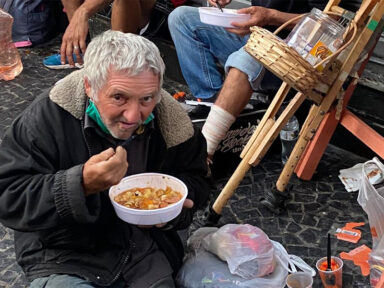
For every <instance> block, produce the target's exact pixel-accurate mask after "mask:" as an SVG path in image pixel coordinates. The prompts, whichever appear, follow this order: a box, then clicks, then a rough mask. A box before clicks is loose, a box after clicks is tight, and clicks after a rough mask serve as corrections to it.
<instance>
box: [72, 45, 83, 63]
mask: <svg viewBox="0 0 384 288" xmlns="http://www.w3.org/2000/svg"><path fill="white" fill-rule="evenodd" d="M73 52H74V54H75V55H76V60H77V62H80V61H81V62H82V60H81V53H80V48H79V46H78V45H77V44H74V45H73Z"/></svg>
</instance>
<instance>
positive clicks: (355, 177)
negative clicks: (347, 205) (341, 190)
mask: <svg viewBox="0 0 384 288" xmlns="http://www.w3.org/2000/svg"><path fill="white" fill-rule="evenodd" d="M372 161H374V162H375V163H376V164H377V165H374V164H370V165H368V166H367V167H366V173H367V177H368V179H369V182H371V184H372V185H376V184H380V183H382V182H384V164H383V163H381V162H380V160H379V159H378V158H377V157H374V158H373V159H372ZM363 164H364V163H359V164H356V165H355V166H353V167H351V168H348V169H342V170H340V172H339V173H340V174H339V178H340V180H341V182H342V183H343V184H344V186H345V189H346V190H347V191H348V192H354V191H358V190H359V189H360V181H361V176H362V172H361V169H362V166H363Z"/></svg>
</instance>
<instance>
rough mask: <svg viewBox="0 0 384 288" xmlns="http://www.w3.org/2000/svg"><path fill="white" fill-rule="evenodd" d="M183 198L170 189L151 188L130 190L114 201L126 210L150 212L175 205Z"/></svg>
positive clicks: (116, 197) (119, 195)
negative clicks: (126, 208)
mask: <svg viewBox="0 0 384 288" xmlns="http://www.w3.org/2000/svg"><path fill="white" fill-rule="evenodd" d="M181 198H183V195H182V194H181V193H180V192H178V191H175V190H172V189H171V188H170V187H167V188H166V189H165V190H163V189H155V188H151V187H145V188H132V189H129V190H126V191H124V192H121V193H120V194H118V195H117V196H115V198H114V200H115V201H116V202H117V203H119V204H120V205H123V206H125V207H128V208H133V209H143V210H151V209H158V208H164V207H167V206H168V205H171V204H173V203H176V202H178V201H180V200H181Z"/></svg>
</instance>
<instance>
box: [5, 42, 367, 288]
mask: <svg viewBox="0 0 384 288" xmlns="http://www.w3.org/2000/svg"><path fill="white" fill-rule="evenodd" d="M58 45H59V44H58V39H56V41H54V42H51V43H49V44H47V45H45V46H42V47H39V48H33V49H23V50H20V51H21V53H22V58H23V65H24V71H23V72H22V74H21V75H20V76H19V77H17V78H16V79H15V80H13V81H9V82H4V81H0V142H1V139H2V138H3V135H4V131H5V129H6V128H7V127H9V125H10V124H11V122H12V120H13V119H14V118H15V117H16V116H17V115H18V114H19V113H20V112H21V111H23V109H24V108H25V107H26V106H27V105H28V104H29V103H30V102H31V101H32V100H33V99H34V98H35V96H37V95H38V94H39V93H40V92H41V91H42V90H44V89H47V88H49V87H51V86H52V85H53V84H54V83H55V82H56V81H57V80H59V79H61V78H62V77H64V76H65V75H67V74H68V73H70V72H71V71H70V70H57V71H54V70H49V69H47V68H45V67H43V65H42V59H43V57H44V56H46V55H49V54H51V53H54V52H56V51H57V49H58ZM183 88H184V87H180V86H179V84H177V83H175V82H172V81H169V80H166V81H165V89H166V90H168V91H169V92H170V93H174V92H176V91H178V90H182V89H183ZM363 161H365V159H362V158H360V157H358V156H356V155H354V154H352V153H349V152H346V151H343V150H340V149H338V148H336V147H334V146H330V147H329V148H328V149H327V152H326V154H325V156H324V157H323V159H322V161H321V163H320V165H319V167H318V171H317V173H316V174H315V176H314V178H313V179H312V181H309V182H304V181H300V180H298V179H296V178H294V179H292V181H291V183H292V184H293V188H292V190H291V192H290V199H289V200H288V202H287V207H286V210H285V211H284V212H283V213H282V215H279V216H276V215H274V214H272V213H271V212H270V211H269V210H267V209H266V208H265V207H264V206H262V205H260V203H259V198H260V197H262V196H263V191H268V190H269V189H271V187H273V185H274V183H275V182H276V180H277V178H278V176H279V174H280V172H281V169H282V167H281V163H280V160H279V155H271V156H269V157H268V158H267V159H264V160H263V161H262V163H261V164H260V165H259V166H258V167H256V168H253V169H252V170H251V171H250V172H249V173H248V174H247V177H246V178H245V179H244V180H243V182H242V183H241V185H240V186H239V188H238V189H237V191H236V194H235V196H234V197H233V198H232V199H231V200H230V201H229V203H228V205H227V207H226V208H225V209H224V213H223V217H222V219H221V220H220V224H226V223H248V224H252V225H256V226H258V227H260V228H261V229H263V230H264V231H265V232H266V233H267V234H268V235H269V236H270V238H271V239H273V240H276V241H279V242H280V243H282V244H283V245H284V246H285V247H286V249H287V250H288V252H289V253H290V254H295V255H298V256H300V257H302V258H303V259H304V260H305V261H306V262H307V263H308V264H310V265H311V266H312V267H314V265H315V262H316V260H317V259H319V258H320V257H323V256H325V255H326V249H325V248H326V236H327V233H328V232H330V233H331V234H333V233H334V232H335V230H336V228H338V227H342V226H344V225H345V224H346V223H347V222H360V221H361V222H365V223H368V222H367V217H366V215H365V213H364V212H363V210H362V209H361V207H360V206H359V204H358V203H357V201H356V198H357V193H347V192H346V191H345V189H344V187H343V185H342V184H341V182H340V181H339V179H338V177H337V175H338V171H339V170H340V169H343V168H347V167H351V166H353V165H355V164H356V163H359V162H363ZM225 183H226V179H224V180H220V181H218V183H217V189H216V191H213V195H217V194H218V193H219V191H220V189H221V188H222V187H223V186H224V185H225ZM361 230H362V231H363V233H362V234H363V239H362V240H360V242H359V243H358V244H351V243H348V242H343V241H338V240H336V239H335V240H333V251H335V253H336V252H337V253H339V252H342V251H350V250H351V249H353V248H355V247H357V246H359V245H362V244H366V245H368V246H371V240H370V239H371V237H370V234H369V226H368V225H365V226H363V227H362V228H361ZM343 277H344V287H348V288H349V287H369V278H368V277H363V276H361V274H360V273H359V269H358V268H356V267H354V265H353V264H352V263H350V262H345V269H344V275H343ZM26 285H27V282H26V279H25V277H24V276H23V273H22V271H21V269H20V268H19V266H18V265H17V264H16V262H15V255H14V249H13V233H12V231H10V230H9V229H7V228H4V227H3V226H1V225H0V288H5V287H7V288H8V287H26ZM313 287H321V284H320V279H319V277H318V276H316V277H315V283H314V286H313Z"/></svg>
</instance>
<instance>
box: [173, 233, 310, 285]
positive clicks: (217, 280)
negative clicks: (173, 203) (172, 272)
mask: <svg viewBox="0 0 384 288" xmlns="http://www.w3.org/2000/svg"><path fill="white" fill-rule="evenodd" d="M217 231H218V228H213V227H207V228H200V229H198V230H196V231H195V233H193V234H192V235H191V237H190V238H189V239H188V241H187V254H186V257H185V259H184V264H183V266H182V267H181V269H180V270H179V273H178V274H177V277H176V283H177V287H181V288H221V287H224V288H225V287H249V288H259V287H260V288H265V287H268V288H283V287H284V286H285V279H286V277H287V275H288V272H291V273H294V272H297V269H296V267H299V268H300V269H301V270H303V271H305V272H308V273H311V274H312V276H315V275H316V272H315V271H314V270H313V269H312V268H311V267H310V266H309V265H308V264H306V263H305V262H304V261H303V260H302V259H301V258H299V257H297V256H294V255H288V253H287V251H286V250H285V249H284V247H283V246H282V245H281V244H280V243H278V242H275V241H272V240H271V242H272V245H273V248H274V249H273V250H274V259H275V263H276V265H275V269H274V271H273V272H272V273H271V274H269V275H268V276H264V277H256V278H253V279H244V278H242V277H240V276H237V275H233V274H232V273H231V272H230V271H229V268H228V265H227V263H226V262H224V261H222V260H220V259H219V258H218V257H217V256H216V255H214V254H212V253H210V252H208V251H206V250H205V248H204V246H203V240H204V238H206V237H210V235H211V234H213V233H215V232H217Z"/></svg>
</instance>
